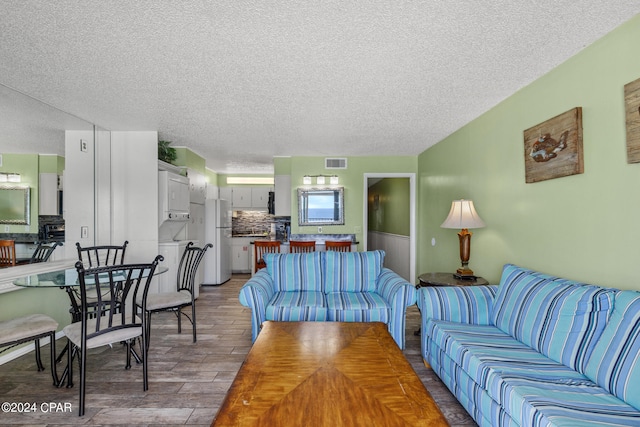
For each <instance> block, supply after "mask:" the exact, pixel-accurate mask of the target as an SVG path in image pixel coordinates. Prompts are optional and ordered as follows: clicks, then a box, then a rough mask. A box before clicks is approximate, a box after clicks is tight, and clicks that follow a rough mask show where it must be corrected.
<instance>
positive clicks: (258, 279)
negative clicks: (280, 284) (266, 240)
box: [238, 268, 275, 341]
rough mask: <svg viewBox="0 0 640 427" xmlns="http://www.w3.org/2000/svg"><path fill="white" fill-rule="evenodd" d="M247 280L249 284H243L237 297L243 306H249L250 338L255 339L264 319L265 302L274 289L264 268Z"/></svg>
mask: <svg viewBox="0 0 640 427" xmlns="http://www.w3.org/2000/svg"><path fill="white" fill-rule="evenodd" d="M249 282H250V285H249V286H247V284H245V285H244V286H243V287H242V288H241V289H240V295H239V296H238V299H239V300H240V304H242V305H243V306H245V307H251V340H252V341H255V340H256V338H258V333H259V332H260V327H261V326H262V322H264V321H265V320H266V310H267V303H268V302H269V301H271V298H273V295H274V294H275V291H274V290H273V288H274V284H273V279H272V278H271V276H270V275H269V273H268V272H267V269H266V268H263V269H260V270H258V271H257V272H256V274H255V275H254V276H253V277H252V278H251V280H250V281H249ZM249 282H247V283H249Z"/></svg>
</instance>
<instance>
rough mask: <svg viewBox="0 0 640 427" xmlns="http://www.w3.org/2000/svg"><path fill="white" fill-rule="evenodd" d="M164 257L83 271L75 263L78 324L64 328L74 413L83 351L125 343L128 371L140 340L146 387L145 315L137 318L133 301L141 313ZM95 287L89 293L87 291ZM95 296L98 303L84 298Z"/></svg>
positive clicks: (82, 408) (83, 373) (82, 377)
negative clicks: (75, 362)
mask: <svg viewBox="0 0 640 427" xmlns="http://www.w3.org/2000/svg"><path fill="white" fill-rule="evenodd" d="M163 259H164V258H163V257H162V255H158V256H156V258H155V259H154V260H153V262H152V263H150V264H126V265H111V266H101V267H95V268H87V269H85V268H84V265H83V264H82V263H81V262H80V261H78V262H77V263H76V265H75V266H76V270H77V271H78V281H79V283H80V302H81V304H80V321H79V322H75V323H71V324H70V325H68V326H65V327H64V329H63V331H64V333H65V335H66V337H67V370H68V376H67V387H72V386H73V359H74V357H75V356H76V355H78V357H79V362H80V391H79V394H80V405H79V411H78V414H79V415H80V416H82V415H84V411H85V384H86V375H87V373H86V371H87V350H89V349H92V348H96V347H101V346H104V345H110V344H113V343H120V342H124V343H125V344H126V352H127V353H126V357H127V363H126V366H125V369H130V368H131V354H132V350H133V345H134V344H135V340H136V338H138V337H140V338H141V339H142V343H141V344H140V352H141V354H142V358H141V363H142V380H143V390H144V391H146V390H147V389H148V388H149V384H148V375H147V372H148V366H147V365H148V363H147V345H146V336H147V334H146V333H145V330H146V321H147V319H146V316H144V315H140V314H139V311H138V305H137V304H136V301H137V300H139V301H141V307H142V310H143V312H144V310H146V307H147V293H148V292H149V284H150V283H151V278H152V276H153V274H154V271H155V269H156V267H157V265H158V262H160V261H162V260H163ZM91 288H95V289H96V292H95V293H93V292H92V293H91V294H89V293H88V292H87V289H91ZM88 295H90V296H93V295H96V296H97V299H98V301H97V302H95V301H93V300H89V299H88Z"/></svg>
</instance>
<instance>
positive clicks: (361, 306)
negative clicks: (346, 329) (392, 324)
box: [327, 292, 391, 324]
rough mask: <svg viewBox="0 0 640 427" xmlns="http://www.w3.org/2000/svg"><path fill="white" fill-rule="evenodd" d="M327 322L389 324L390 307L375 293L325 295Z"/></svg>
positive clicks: (335, 293)
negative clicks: (327, 312)
mask: <svg viewBox="0 0 640 427" xmlns="http://www.w3.org/2000/svg"><path fill="white" fill-rule="evenodd" d="M327 306H328V310H329V314H328V317H329V320H333V321H337V322H383V323H385V324H386V323H389V319H390V318H391V307H389V304H388V303H387V302H386V301H385V300H384V299H383V298H382V297H381V296H380V295H378V294H376V293H375V292H334V293H331V294H327Z"/></svg>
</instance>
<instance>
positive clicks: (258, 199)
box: [251, 187, 271, 209]
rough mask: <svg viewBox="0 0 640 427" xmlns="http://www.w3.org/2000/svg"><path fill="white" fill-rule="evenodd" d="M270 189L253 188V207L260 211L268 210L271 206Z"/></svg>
mask: <svg viewBox="0 0 640 427" xmlns="http://www.w3.org/2000/svg"><path fill="white" fill-rule="evenodd" d="M269 191H271V188H270V187H252V188H251V207H253V208H259V209H267V208H268V204H269Z"/></svg>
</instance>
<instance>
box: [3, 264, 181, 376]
mask: <svg viewBox="0 0 640 427" xmlns="http://www.w3.org/2000/svg"><path fill="white" fill-rule="evenodd" d="M168 270H169V268H168V267H165V266H160V265H158V266H156V269H155V271H154V273H153V275H154V276H156V275H158V274H162V273H165V272H167V271H168ZM145 271H146V272H147V273H146V275H145V273H144V272H143V277H147V275H148V270H145ZM100 277H104V279H105V282H108V281H109V277H108V276H107V275H106V274H105V275H104V276H101V275H99V279H98V280H99V282H100V283H102V280H101V279H100ZM114 279H118V276H117V274H116V275H115V276H114ZM122 279H123V280H124V279H125V277H124V275H122ZM92 280H95V279H94V276H87V277H86V279H85V282H86V284H87V285H90V284H91V281H92ZM13 284H14V285H16V286H20V287H23V288H55V287H57V288H60V289H64V290H65V291H66V292H67V295H68V296H69V301H70V303H71V306H70V308H69V313H70V314H71V321H72V322H78V321H80V313H81V309H80V306H79V305H78V303H79V301H80V291H79V289H78V288H79V286H80V281H79V280H78V271H77V270H76V269H75V268H66V269H61V270H55V271H48V272H40V273H34V274H30V275H26V276H23V277H19V278H17V279H15V280H14V281H13ZM66 351H67V346H65V347H64V348H63V350H62V352H61V353H60V354H59V355H58V357H57V358H56V363H60V361H61V360H62V357H63V356H64V354H65V352H66ZM133 355H134V357H135V358H136V360H138V362H139V357H138V355H137V354H135V353H133ZM67 374H68V367H67V369H65V371H64V372H63V374H62V376H61V377H60V378H59V379H58V382H57V383H58V387H60V386H61V385H62V384H63V383H64V380H65V378H66V376H67Z"/></svg>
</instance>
